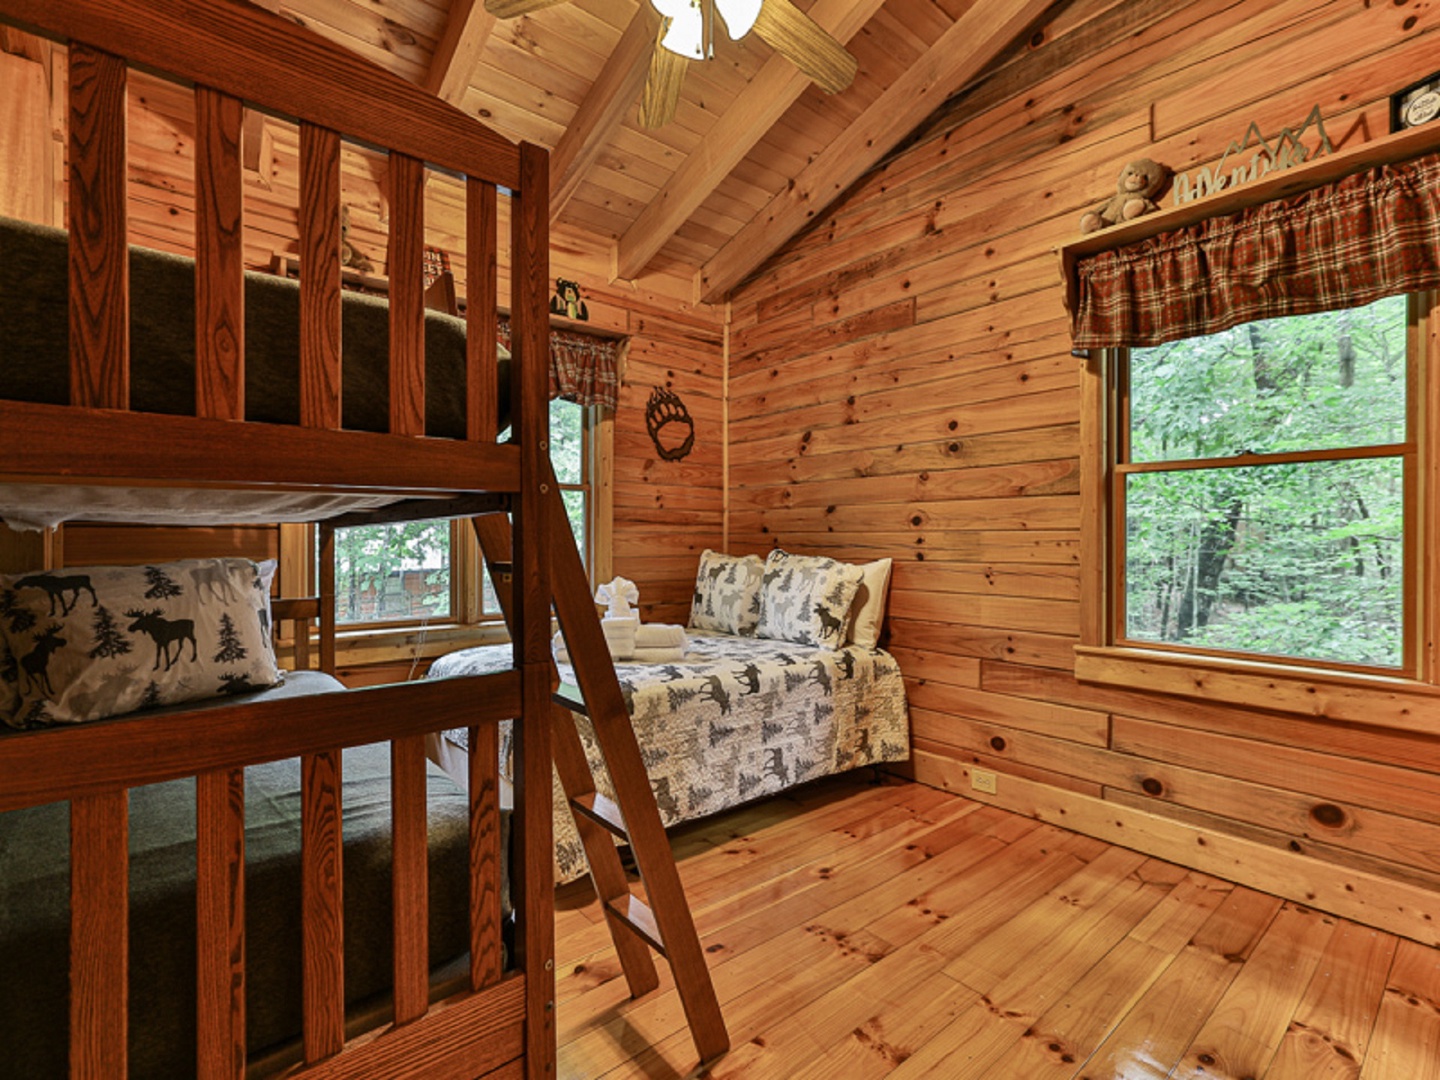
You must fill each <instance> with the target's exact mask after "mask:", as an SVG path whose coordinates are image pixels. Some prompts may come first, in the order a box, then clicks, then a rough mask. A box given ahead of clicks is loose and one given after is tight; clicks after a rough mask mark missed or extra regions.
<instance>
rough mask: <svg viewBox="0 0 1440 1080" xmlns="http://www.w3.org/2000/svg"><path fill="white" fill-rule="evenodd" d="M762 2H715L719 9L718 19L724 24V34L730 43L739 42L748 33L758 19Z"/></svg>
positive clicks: (718, 0) (727, 0) (726, 0)
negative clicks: (728, 36)
mask: <svg viewBox="0 0 1440 1080" xmlns="http://www.w3.org/2000/svg"><path fill="white" fill-rule="evenodd" d="M761 2H762V0H715V6H716V7H717V8H719V9H720V18H721V20H722V21H723V22H724V23H725V32H726V33H727V34H729V35H730V40H731V41H739V40H740V39H741V38H742V37H744V36H745V35H746V34H748V33H749V32H750V28H751V27H752V26H754V25H755V20H756V19H758V18H759V17H760V4H761Z"/></svg>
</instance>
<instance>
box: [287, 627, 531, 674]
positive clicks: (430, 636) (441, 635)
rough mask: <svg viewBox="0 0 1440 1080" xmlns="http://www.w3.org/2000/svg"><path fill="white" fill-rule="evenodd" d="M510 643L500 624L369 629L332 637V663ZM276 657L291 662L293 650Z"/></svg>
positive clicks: (428, 656)
mask: <svg viewBox="0 0 1440 1080" xmlns="http://www.w3.org/2000/svg"><path fill="white" fill-rule="evenodd" d="M509 640H510V633H509V631H507V630H506V629H505V624H504V623H503V622H499V621H496V622H483V623H470V624H464V623H432V624H430V625H429V626H426V627H423V628H422V627H421V626H419V625H418V624H411V625H406V626H384V627H373V628H369V629H363V628H355V629H348V630H340V631H338V632H337V633H336V635H335V663H336V665H337V666H339V667H344V668H354V667H365V666H366V665H370V664H389V663H394V662H395V661H397V660H412V659H416V658H419V659H421V660H432V659H434V658H435V657H438V656H444V655H445V654H446V653H450V652H454V651H455V650H456V649H468V648H470V647H471V646H475V645H499V644H503V643H505V642H507V641H509ZM319 647H320V643H319V640H318V639H317V638H315V637H314V635H312V638H311V642H310V648H311V662H312V663H313V662H314V658H315V657H317V656H318V655H319V653H318V651H317V650H318V649H319ZM278 658H279V660H280V663H281V666H282V667H284V666H287V665H289V664H292V663H293V662H294V650H293V649H292V648H291V647H290V646H289V645H288V644H282V646H281V648H280V650H279V654H278Z"/></svg>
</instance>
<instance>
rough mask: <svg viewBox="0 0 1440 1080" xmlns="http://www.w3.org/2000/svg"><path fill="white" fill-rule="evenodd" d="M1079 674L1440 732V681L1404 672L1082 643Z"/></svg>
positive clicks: (1077, 658) (1096, 679)
mask: <svg viewBox="0 0 1440 1080" xmlns="http://www.w3.org/2000/svg"><path fill="white" fill-rule="evenodd" d="M1075 678H1076V679H1078V680H1079V681H1081V682H1087V683H1102V684H1105V685H1107V686H1114V687H1118V688H1122V689H1126V690H1149V691H1154V692H1158V693H1165V694H1175V695H1178V696H1181V697H1190V698H1199V699H1201V700H1204V701H1213V702H1219V703H1224V704H1227V705H1240V706H1249V707H1251V708H1258V709H1268V710H1271V711H1275V712H1286V713H1298V714H1300V715H1302V716H1313V717H1315V718H1317V719H1324V720H1338V721H1343V722H1346V723H1356V724H1366V725H1369V726H1372V727H1384V728H1395V729H1398V730H1401V731H1414V732H1420V733H1423V734H1426V735H1434V734H1437V733H1440V686H1435V685H1433V684H1431V683H1423V682H1418V681H1416V680H1414V679H1407V678H1402V677H1399V676H1388V675H1365V674H1361V673H1358V672H1337V671H1334V670H1330V669H1326V668H1311V667H1298V666H1292V665H1287V664H1274V663H1267V662H1264V661H1259V660H1255V661H1251V660H1235V659H1229V658H1226V659H1223V660H1222V659H1218V658H1212V657H1205V656H1194V655H1184V654H1176V653H1170V652H1160V651H1155V650H1148V649H1138V648H1125V647H1118V646H1094V645H1077V646H1075Z"/></svg>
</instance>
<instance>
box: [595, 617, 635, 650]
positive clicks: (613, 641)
mask: <svg viewBox="0 0 1440 1080" xmlns="http://www.w3.org/2000/svg"><path fill="white" fill-rule="evenodd" d="M600 629H601V630H602V631H603V632H604V634H605V644H606V645H608V646H610V655H611V656H613V657H615V659H617V660H623V659H626V658H628V657H629V656H630V655H631V654H632V653H634V651H635V634H636V632H637V631H638V630H639V629H640V620H639V619H638V618H637V617H636V616H634V615H626V616H618V617H617V616H614V615H607V616H605V618H603V619H601V620H600Z"/></svg>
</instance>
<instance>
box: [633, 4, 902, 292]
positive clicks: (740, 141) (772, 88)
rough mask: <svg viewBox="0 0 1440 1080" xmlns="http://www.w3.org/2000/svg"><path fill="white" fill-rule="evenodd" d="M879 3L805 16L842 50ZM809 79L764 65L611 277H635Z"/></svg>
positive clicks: (663, 194)
mask: <svg viewBox="0 0 1440 1080" xmlns="http://www.w3.org/2000/svg"><path fill="white" fill-rule="evenodd" d="M883 4H884V0H816V3H815V5H814V6H813V7H812V8H811V9H810V12H809V14H810V17H811V18H812V19H814V20H815V21H816V22H817V23H819V24H820V26H821V27H822V28H823V29H824V30H826V31H828V32H829V33H830V34H831V36H833V37H834V38H835V39H836V40H838V41H839V42H840V43H841V44H842V45H843V44H844V43H845V42H847V41H849V40H850V39H851V38H852V37H854V36H855V35H856V34H858V33H859V32H860V28H861V27H862V26H864V25H865V24H866V23H867V22H869V21H870V19H871V17H872V16H873V15H874V14H875V12H877V11H879V10H880V8H881V6H882V5H883ZM809 85H810V80H809V78H808V77H807V76H806V75H805V74H804V73H803V72H801V71H800V70H799V69H798V68H796V67H795V65H794V64H792V63H791V62H790V61H789V60H787V59H785V57H783V56H781V55H780V54H779V53H776V54H775V55H773V56H771V57H770V59H769V60H767V61H765V64H764V66H763V67H761V68H760V70H759V71H758V72H757V73H756V74H755V78H753V79H752V80H750V83H749V85H748V86H746V87H745V89H744V90H742V91H741V92H740V95H739V97H737V98H736V99H735V101H734V102H733V103H732V104H731V105H730V107H729V108H728V109H726V110H725V112H724V113H722V114H721V116H720V119H718V120H717V121H715V126H714V127H713V128H711V129H710V132H709V133H708V134H707V135H706V136H705V138H704V139H702V140H701V142H700V145H699V146H698V147H697V148H696V149H695V151H694V153H692V154H691V155H690V156H689V157H687V158H686V159H685V160H684V162H682V163H681V165H680V168H679V169H677V170H676V171H675V175H673V176H672V177H671V178H670V180H669V182H668V183H666V185H665V186H664V187H663V188H662V189H661V190H660V193H659V194H658V195H656V196H655V198H654V199H652V200H651V202H650V205H648V206H647V207H645V209H644V211H643V212H642V213H641V214H640V216H639V217H638V218H636V219H635V222H634V224H632V225H631V226H630V228H628V229H627V230H625V235H624V236H622V237H621V238H620V242H619V243H618V244H617V245H616V248H615V276H616V277H617V278H634V277H637V276H638V275H639V274H640V272H641V271H642V270H644V269H645V267H646V266H648V265H649V264H650V260H651V259H653V258H654V257H655V255H656V253H657V252H659V250H660V249H661V248H662V247H664V246H665V244H666V242H667V241H668V240H669V239H670V237H672V236H674V235H675V233H676V231H677V230H679V228H680V226H681V225H683V224H685V222H686V221H688V220H689V219H690V215H691V214H693V213H694V212H695V211H696V210H697V209H698V208H699V206H700V204H701V203H703V202H704V201H705V200H706V199H707V198H709V197H710V193H711V192H712V191H714V190H715V189H716V188H717V187H719V186H720V182H721V181H722V180H724V179H725V177H727V176H729V175H730V173H731V172H732V171H733V170H734V168H735V166H737V165H738V164H740V162H741V161H743V160H744V158H745V155H746V154H748V153H749V152H750V151H751V150H752V149H753V148H754V146H755V144H756V143H758V142H759V141H760V140H761V139H763V138H764V137H765V134H766V132H768V131H769V130H770V129H771V128H772V127H774V126H775V124H776V123H777V122H778V121H779V119H780V117H782V116H784V115H785V110H786V109H788V108H790V106H791V105H793V104H794V103H795V101H796V100H797V99H798V98H799V97H800V95H801V94H803V93H804V92H805V89H806V87H808V86H809Z"/></svg>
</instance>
